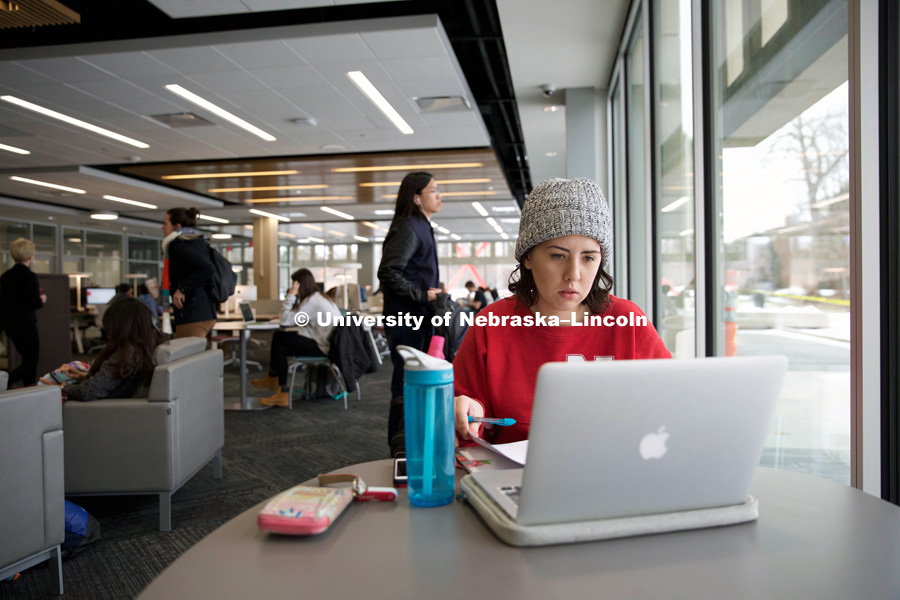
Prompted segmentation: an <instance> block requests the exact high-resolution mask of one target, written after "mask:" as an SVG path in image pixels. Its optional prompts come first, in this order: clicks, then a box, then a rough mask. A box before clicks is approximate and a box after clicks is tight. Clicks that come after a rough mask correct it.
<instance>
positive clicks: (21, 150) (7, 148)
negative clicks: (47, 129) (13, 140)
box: [0, 144, 31, 154]
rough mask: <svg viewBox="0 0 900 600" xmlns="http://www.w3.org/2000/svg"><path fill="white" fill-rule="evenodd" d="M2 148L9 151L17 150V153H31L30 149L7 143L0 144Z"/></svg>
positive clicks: (0, 148)
mask: <svg viewBox="0 0 900 600" xmlns="http://www.w3.org/2000/svg"><path fill="white" fill-rule="evenodd" d="M0 150H6V151H7V152H15V153H16V154H31V152H29V151H28V150H23V149H22V148H16V147H15V146H7V145H6V144H0Z"/></svg>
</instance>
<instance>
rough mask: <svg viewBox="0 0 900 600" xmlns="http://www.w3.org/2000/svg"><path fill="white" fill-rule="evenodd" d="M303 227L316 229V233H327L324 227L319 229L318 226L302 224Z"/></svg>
mask: <svg viewBox="0 0 900 600" xmlns="http://www.w3.org/2000/svg"><path fill="white" fill-rule="evenodd" d="M300 224H301V225H302V226H303V227H308V228H309V229H315V230H316V231H325V228H324V227H319V226H318V225H313V224H312V223H300Z"/></svg>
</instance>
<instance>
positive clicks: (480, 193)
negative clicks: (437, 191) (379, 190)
mask: <svg viewBox="0 0 900 600" xmlns="http://www.w3.org/2000/svg"><path fill="white" fill-rule="evenodd" d="M497 193H498V192H493V191H487V192H441V197H442V198H450V197H453V196H495V195H497ZM381 197H382V198H383V199H388V198H396V196H395V195H394V194H383V195H382V196H381Z"/></svg>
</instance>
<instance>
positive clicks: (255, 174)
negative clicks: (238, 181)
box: [162, 171, 300, 179]
mask: <svg viewBox="0 0 900 600" xmlns="http://www.w3.org/2000/svg"><path fill="white" fill-rule="evenodd" d="M299 172H300V171H244V172H241V173H200V174H190V175H163V176H162V179H220V178H221V179H224V178H225V177H263V176H267V175H296V174H298V173H299Z"/></svg>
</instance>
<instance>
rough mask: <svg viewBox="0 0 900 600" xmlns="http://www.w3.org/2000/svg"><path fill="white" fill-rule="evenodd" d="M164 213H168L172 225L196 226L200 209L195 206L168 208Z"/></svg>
mask: <svg viewBox="0 0 900 600" xmlns="http://www.w3.org/2000/svg"><path fill="white" fill-rule="evenodd" d="M166 214H167V215H169V223H171V224H172V225H181V226H182V227H196V226H197V217H199V216H200V211H199V210H197V209H196V208H170V209H169V210H167V211H166Z"/></svg>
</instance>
